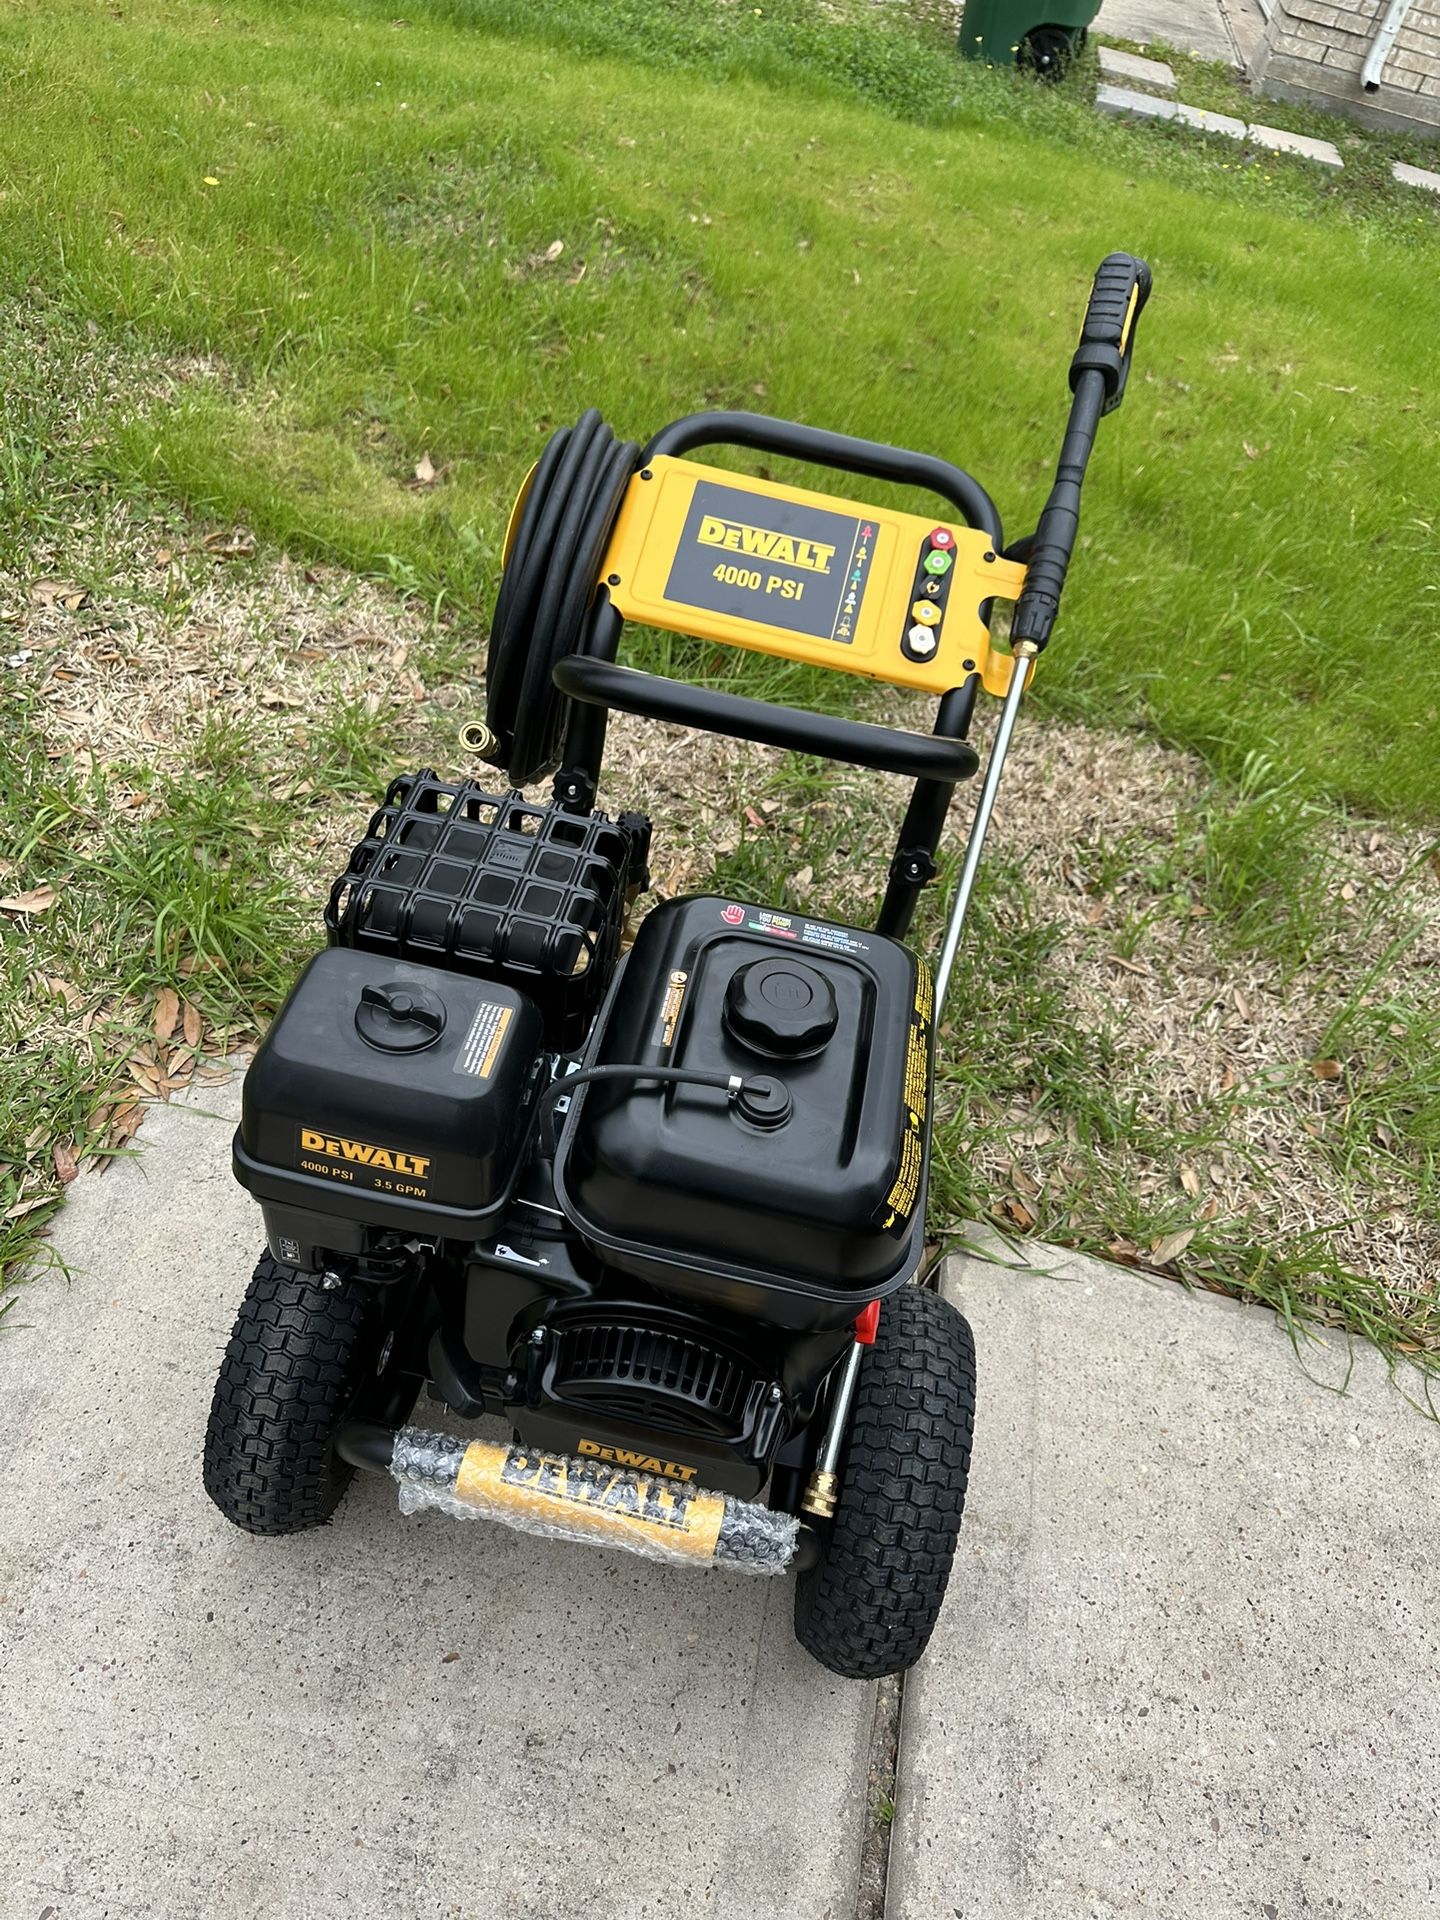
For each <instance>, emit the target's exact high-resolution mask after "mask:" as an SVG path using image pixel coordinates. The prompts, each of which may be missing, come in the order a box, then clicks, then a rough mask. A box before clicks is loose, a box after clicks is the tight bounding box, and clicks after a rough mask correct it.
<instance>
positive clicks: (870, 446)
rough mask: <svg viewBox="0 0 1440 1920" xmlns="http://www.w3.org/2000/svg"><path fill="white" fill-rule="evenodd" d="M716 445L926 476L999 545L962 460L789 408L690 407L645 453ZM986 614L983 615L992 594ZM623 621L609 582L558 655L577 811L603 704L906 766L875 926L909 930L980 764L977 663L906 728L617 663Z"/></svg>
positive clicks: (899, 769)
mask: <svg viewBox="0 0 1440 1920" xmlns="http://www.w3.org/2000/svg"><path fill="white" fill-rule="evenodd" d="M710 446H730V447H748V448H751V449H752V450H754V451H756V452H759V453H770V454H774V455H776V456H778V457H780V458H783V459H790V460H803V461H807V462H809V463H810V464H811V465H813V466H821V467H829V468H831V469H834V470H836V471H839V472H842V473H854V474H859V475H861V476H863V477H864V478H867V479H872V480H888V481H892V482H896V483H899V484H901V485H904V486H914V487H923V488H925V489H926V490H927V491H929V492H931V493H935V494H938V495H939V496H940V498H941V499H942V500H944V501H945V502H946V504H947V505H948V506H949V507H951V508H953V509H954V511H955V512H956V513H958V514H959V515H960V517H961V519H962V520H964V522H965V524H966V525H967V526H972V527H978V528H979V529H980V530H981V531H982V532H984V533H988V534H989V536H990V538H991V540H992V541H993V542H994V544H995V549H996V551H997V552H999V551H1000V550H1001V549H1002V548H1003V546H1004V537H1005V536H1004V532H1003V529H1002V526H1001V521H1000V513H999V509H998V508H997V507H996V505H995V502H994V501H993V500H992V499H991V498H990V496H989V494H988V493H987V492H986V491H985V489H984V487H982V486H981V484H980V482H979V481H978V480H977V479H976V478H975V477H974V475H973V474H969V473H966V472H965V471H964V469H963V468H961V467H957V466H953V465H951V463H950V462H949V461H948V460H940V459H937V458H936V457H935V456H934V455H933V454H926V453H914V452H911V451H910V450H909V449H907V448H903V447H890V446H885V445H883V444H882V443H881V442H879V441H875V440H860V439H856V438H854V437H853V436H852V435H850V434H843V433H831V432H829V431H827V430H825V429H823V428H820V427H807V426H802V425H800V424H799V423H797V422H796V421H793V420H776V419H772V418H770V417H769V416H768V415H765V414H752V413H718V412H716V413H694V414H689V415H687V416H686V417H685V418H684V419H682V420H675V421H672V422H671V424H670V425H669V426H668V427H663V428H662V429H661V430H660V432H659V433H657V434H656V435H655V437H654V439H653V440H651V442H650V444H649V445H648V446H647V447H646V449H645V452H644V455H643V456H642V459H643V460H647V461H648V460H651V459H655V458H658V457H660V456H661V455H671V456H679V455H681V454H685V453H690V452H693V451H694V450H695V449H696V448H699V447H710ZM642 472H643V468H642ZM981 616H982V618H983V619H984V620H985V622H986V624H987V625H988V624H989V619H990V604H989V603H988V602H987V603H986V604H985V606H984V607H983V608H982V609H981ZM624 624H625V623H624V620H623V618H622V617H621V615H620V614H619V612H618V611H617V610H616V608H615V607H614V606H613V605H612V604H611V602H610V598H609V596H608V594H607V593H606V592H605V590H604V588H603V587H602V588H601V589H600V591H599V592H598V594H597V596H596V599H595V603H594V605H593V607H592V609H591V615H590V620H589V624H588V627H587V629H586V635H585V646H584V651H583V652H582V653H574V654H570V655H569V656H568V657H566V658H565V659H562V660H560V661H559V662H558V663H557V665H556V667H555V670H554V679H555V684H556V686H557V687H558V688H559V690H560V691H561V692H562V693H563V694H565V695H566V696H567V698H568V699H570V700H571V701H573V702H574V703H575V704H574V707H573V709H572V713H571V719H570V724H569V727H568V729H567V732H566V736H565V752H564V756H563V760H562V763H561V770H560V772H559V773H558V774H557V776H556V779H555V798H556V800H557V802H558V803H559V804H560V805H561V806H563V807H566V808H568V809H573V810H575V811H577V812H586V811H588V810H589V809H590V808H591V807H592V806H593V805H594V804H595V794H596V791H597V788H598V786H599V780H600V767H601V762H602V759H603V757H604V752H605V723H606V716H607V714H608V712H609V711H610V709H612V708H619V709H620V710H621V711H623V712H626V713H635V714H640V715H642V716H644V717H645V718H647V719H652V720H668V721H673V722H677V723H679V724H681V725H684V726H699V727H704V728H706V729H707V731H709V732H712V733H723V734H729V735H731V736H733V737H736V738H740V739H746V740H758V741H761V742H762V743H764V744H765V745H768V746H776V747H784V748H788V749H789V750H791V751H792V752H796V753H813V754H819V755H821V756H823V757H824V758H826V759H831V760H844V761H847V762H849V763H850V764H851V765H854V766H861V767H872V768H875V769H877V770H879V771H881V772H885V773H898V774H901V775H903V776H905V777H906V778H909V779H913V780H914V781H915V789H914V792H913V793H912V795H911V798H910V803H909V806H908V807H907V808H906V811H905V817H904V820H903V821H902V823H901V827H900V832H899V835H898V838H897V840H896V845H895V854H894V857H893V859H892V860H891V863H890V871H889V878H888V881H887V884H886V888H885V897H884V899H883V901H882V903H881V907H880V912H879V915H878V917H877V920H876V923H875V924H876V929H877V931H879V932H881V933H885V934H888V935H890V936H891V937H892V938H895V939H899V938H902V937H903V936H904V934H905V933H906V932H907V931H908V929H909V926H910V922H911V920H912V918H913V917H914V913H915V907H916V903H917V902H918V900H919V898H920V894H921V892H922V890H923V889H924V887H925V886H926V885H927V884H928V883H929V882H930V881H931V880H932V879H933V878H934V876H935V874H936V871H937V867H936V861H935V852H936V849H937V847H938V846H939V843H940V835H941V833H942V832H943V830H944V825H945V819H946V815H947V813H948V811H949V807H950V802H951V799H952V798H953V796H954V793H955V788H956V787H957V786H958V784H959V783H960V781H962V780H968V779H970V778H971V777H972V776H973V775H974V773H975V772H976V770H977V768H978V766H979V757H978V755H977V754H976V752H975V750H974V748H973V747H971V746H970V744H969V732H970V723H971V720H972V717H973V715H974V712H975V700H976V695H977V694H978V692H979V687H980V680H979V676H978V674H975V673H971V674H970V675H968V676H967V678H966V680H965V681H964V682H963V683H962V684H961V685H960V686H958V687H953V688H951V689H950V691H949V692H947V693H945V694H943V695H942V696H941V699H940V704H939V708H938V711H937V713H936V717H935V726H934V730H933V732H932V733H930V734H929V735H926V734H919V733H910V732H907V731H906V730H905V729H903V728H898V727H881V726H874V725H870V724H867V723H865V722H861V721H855V720H843V719H838V718H836V717H834V716H833V715H828V714H817V713H808V712H805V711H803V710H802V709H800V708H796V707H784V706H779V705H777V704H776V703H775V702H773V701H769V700H754V699H750V698H747V697H742V696H741V695H738V694H731V693H721V692H717V691H716V690H714V689H713V688H708V687H692V686H689V685H687V684H685V683H684V682H682V681H678V680H669V679H667V678H665V676H664V675H662V674H653V673H641V672H639V671H638V670H637V669H635V668H633V667H622V666H619V665H617V664H616V654H617V652H618V651H619V646H620V636H621V633H622V632H623V630H624Z"/></svg>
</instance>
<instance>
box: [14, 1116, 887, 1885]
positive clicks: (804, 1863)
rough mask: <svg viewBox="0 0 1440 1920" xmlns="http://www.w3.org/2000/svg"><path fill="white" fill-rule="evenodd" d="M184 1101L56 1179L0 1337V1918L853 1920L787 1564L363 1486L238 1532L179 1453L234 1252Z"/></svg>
mask: <svg viewBox="0 0 1440 1920" xmlns="http://www.w3.org/2000/svg"><path fill="white" fill-rule="evenodd" d="M205 1097H206V1099H207V1104H208V1106H209V1107H210V1109H211V1111H212V1113H213V1114H214V1115H216V1116H217V1117H205V1116H204V1115H202V1114H200V1113H197V1112H194V1111H187V1110H186V1109H185V1108H184V1107H181V1106H171V1107H161V1108H158V1109H156V1110H155V1111H153V1112H152V1113H151V1114H150V1116H149V1117H148V1118H147V1120H146V1122H145V1126H144V1128H143V1129H142V1132H141V1135H140V1138H141V1141H142V1143H143V1144H144V1146H145V1148H146V1151H145V1154H144V1157H143V1159H141V1160H140V1161H139V1162H138V1163H137V1162H130V1163H127V1164H124V1165H120V1166H117V1167H115V1168H114V1169H112V1171H111V1172H110V1173H108V1174H107V1175H106V1176H105V1177H104V1179H96V1178H93V1177H84V1178H82V1179H81V1180H79V1181H78V1182H77V1183H76V1185H75V1187H74V1188H73V1189H72V1197H71V1199H70V1201H69V1204H68V1205H67V1206H66V1208H65V1210H64V1213H63V1216H62V1218H61V1222H60V1227H59V1231H58V1233H57V1235H56V1245H57V1247H58V1248H59V1250H60V1251H61V1252H62V1253H63V1254H64V1255H65V1257H66V1259H67V1260H69V1261H70V1262H71V1263H72V1264H73V1265H74V1267H75V1269H76V1272H75V1279H74V1281H73V1283H72V1284H71V1285H70V1286H69V1287H68V1288H67V1287H66V1286H65V1284H64V1283H63V1282H61V1281H57V1280H55V1279H53V1278H43V1279H41V1280H38V1281H37V1282H35V1283H34V1284H33V1285H32V1286H31V1287H30V1288H29V1289H28V1290H27V1292H26V1293H25V1295H24V1296H23V1298H22V1299H21V1301H20V1302H19V1304H18V1305H17V1307H16V1309H15V1311H14V1314H13V1315H12V1318H13V1319H15V1320H21V1319H23V1320H25V1321H26V1322H28V1323H29V1325H28V1326H27V1327H26V1328H24V1329H20V1330H15V1331H12V1332H9V1333H7V1334H6V1335H5V1336H4V1337H3V1338H0V1754H3V1774H4V1779H5V1789H4V1792H3V1794H0V1920H39V1916H40V1915H42V1914H45V1915H47V1916H48V1920H122V1916H123V1920H132V1917H133V1920H141V1917H142V1916H143V1920H262V1917H263V1920H338V1917H339V1916H347V1917H353V1920H442V1917H443V1920H511V1916H514V1917H515V1920H520V1917H521V1916H524V1920H640V1916H653V1917H654V1920H670V1917H671V1916H679V1915H682V1914H692V1913H704V1914H706V1915H715V1916H723V1920H781V1917H782V1916H784V1917H785V1920H850V1916H851V1915H853V1913H854V1903H855V1894H854V1887H855V1879H856V1869H857V1862H858V1855H859V1846H860V1834H861V1828H862V1814H863V1797H864V1791H865V1765H866V1754H867V1748H868V1741H869V1734H870V1727H871V1722H872V1719H873V1713H874V1697H875V1696H874V1689H873V1688H871V1687H862V1686H854V1685H851V1684H848V1683H846V1682H843V1681H839V1680H835V1679H832V1678H831V1677H830V1676H829V1675H827V1674H825V1673H823V1672H822V1671H821V1670H820V1668H818V1667H816V1666H815V1665H814V1664H813V1663H812V1662H810V1661H809V1660H808V1659H807V1658H806V1657H805V1656H804V1655H803V1654H802V1653H801V1652H800V1650H799V1648H798V1647H797V1646H796V1644H795V1642H794V1639H793V1636H792V1630H791V1623H790V1609H791V1590H790V1583H789V1582H788V1581H774V1582H769V1581H762V1580H749V1579H744V1578H729V1579H727V1578H726V1577H724V1576H723V1575H719V1574H711V1575H707V1574H686V1573H679V1572H667V1571H664V1570H660V1569H656V1568H654V1567H651V1566H649V1565H647V1564H645V1563H643V1562H640V1561H634V1560H630V1559H628V1558H627V1557H625V1556H622V1555H618V1554H606V1553H601V1552H585V1551H583V1550H577V1549H575V1548H573V1547H571V1548H566V1547H560V1546H548V1545H546V1544H545V1543H543V1542H541V1541H537V1540H534V1539H530V1538H527V1537H524V1536H521V1535H517V1534H511V1533H508V1532H506V1531H505V1530H504V1529H503V1528H499V1527H494V1528H485V1527H466V1528H461V1527H458V1526H456V1525H454V1524H453V1523H452V1522H450V1521H447V1520H445V1519H443V1518H442V1517H440V1516H438V1515H424V1516H417V1517H416V1518H414V1519H411V1520H404V1519H402V1518H401V1516H400V1513H399V1511H398V1507H397V1503H396V1495H395V1489H394V1488H393V1487H392V1486H391V1485H390V1484H389V1482H388V1481H383V1480H378V1479H368V1478H366V1479H363V1480H361V1481H359V1482H358V1483H357V1485H356V1486H355V1488H354V1489H353V1490H352V1492H351V1493H350V1494H349V1495H348V1496H347V1498H346V1501H345V1504H344V1506H343V1507H342V1508H341V1510H340V1513H339V1516H338V1517H337V1520H336V1523H335V1524H334V1525H333V1526H331V1527H328V1528H326V1529H324V1530H323V1531H321V1532H320V1533H318V1534H306V1535H301V1536H299V1537H297V1538H295V1539H291V1540H284V1541H264V1540H255V1539H251V1538H250V1537H248V1536H247V1535H245V1534H242V1533H239V1532H236V1531H235V1530H234V1529H233V1528H231V1527H230V1526H228V1525H227V1524H226V1522H225V1521H223V1520H222V1519H221V1518H220V1516H219V1514H218V1513H216V1512H215V1510H214V1509H213V1508H212V1507H211V1505H210V1503H209V1502H208V1500H207V1499H206V1498H205V1496H204V1493H203V1492H202V1490H201V1486H200V1444H201V1437H202V1434H203V1430H204V1424H205V1418H206V1414H207V1412H208V1408H209V1401H210V1393H211V1389H212V1387H213V1385H214V1377H215V1370H216V1367H217V1365H218V1363H219V1357H220V1351H221V1348H222V1346H223V1344H224V1342H225V1339H226V1337H227V1336H228V1333H229V1330H230V1324H231V1321H232V1320H233V1319H234V1316H235V1309H236V1307H237V1305H238V1303H239V1300H240V1297H241V1295H242V1293H243V1292H244V1289H245V1285H246V1282H247V1280H248V1278H249V1273H250V1268H251V1266H252V1265H253V1263H254V1258H255V1254H256V1252H257V1251H258V1241H259V1215H258V1212H257V1210H256V1209H255V1207H254V1205H253V1203H252V1202H251V1201H250V1199H249V1198H248V1196H247V1195H245V1194H244V1193H242V1192H241V1190H240V1189H239V1188H238V1187H237V1186H236V1185H235V1184H234V1182H233V1181H232V1179H231V1177H230V1170H229V1140H230V1131H231V1127H232V1125H233V1121H234V1115H235V1113H236V1112H237V1111H238V1083H232V1084H230V1085H228V1086H224V1087H220V1088H209V1089H206V1090H205Z"/></svg>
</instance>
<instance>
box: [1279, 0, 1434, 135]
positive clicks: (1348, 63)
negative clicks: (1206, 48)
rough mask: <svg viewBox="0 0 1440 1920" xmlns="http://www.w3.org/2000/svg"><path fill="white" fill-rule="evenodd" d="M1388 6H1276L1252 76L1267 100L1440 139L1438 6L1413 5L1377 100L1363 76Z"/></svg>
mask: <svg viewBox="0 0 1440 1920" xmlns="http://www.w3.org/2000/svg"><path fill="white" fill-rule="evenodd" d="M1388 11H1389V0H1349V4H1348V5H1345V6H1339V5H1335V4H1333V0H1274V10H1273V12H1272V13H1271V16H1270V19H1269V22H1268V23H1267V25H1266V28H1265V38H1264V40H1263V41H1262V42H1261V44H1260V46H1259V48H1258V50H1257V52H1256V55H1255V59H1254V61H1253V63H1252V68H1251V73H1252V78H1253V79H1254V82H1255V85H1256V86H1257V88H1258V89H1259V90H1260V92H1261V93H1268V94H1270V95H1271V96H1272V98H1275V99H1279V100H1307V101H1310V102H1311V103H1312V104H1314V105H1315V106H1324V107H1331V108H1335V109H1338V110H1339V111H1341V112H1344V113H1348V114H1350V115H1351V116H1352V117H1353V118H1355V119H1357V120H1360V121H1363V122H1364V123H1365V124H1366V125H1368V126H1376V127H1390V128H1400V129H1403V130H1404V131H1406V132H1412V133H1413V132H1428V133H1432V134H1434V135H1436V136H1437V138H1440V0H1415V4H1414V5H1413V6H1412V7H1411V8H1410V11H1409V12H1408V13H1407V15H1406V16H1405V21H1404V24H1403V25H1402V27H1401V29H1400V32H1399V34H1398V36H1397V38H1396V40H1395V44H1394V45H1393V46H1392V47H1391V49H1390V53H1389V57H1388V58H1387V60H1386V62H1385V70H1384V73H1383V74H1382V76H1381V80H1380V89H1379V91H1378V92H1377V93H1366V92H1365V90H1364V88H1363V87H1362V86H1361V84H1360V70H1361V68H1362V67H1363V66H1364V64H1365V56H1366V55H1367V54H1368V53H1369V51H1370V45H1371V42H1372V41H1373V40H1374V38H1375V35H1376V32H1377V31H1378V29H1379V27H1380V24H1381V22H1382V21H1383V20H1384V18H1385V16H1386V14H1387V13H1388Z"/></svg>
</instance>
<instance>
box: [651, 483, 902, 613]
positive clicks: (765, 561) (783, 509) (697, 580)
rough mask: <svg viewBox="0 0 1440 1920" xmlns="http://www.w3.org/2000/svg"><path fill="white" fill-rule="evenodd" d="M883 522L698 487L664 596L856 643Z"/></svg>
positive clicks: (796, 502)
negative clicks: (878, 527) (878, 525)
mask: <svg viewBox="0 0 1440 1920" xmlns="http://www.w3.org/2000/svg"><path fill="white" fill-rule="evenodd" d="M875 532H876V529H875V526H874V524H873V522H871V521H869V520H859V519H856V518H855V517H854V516H853V515H851V514H844V513H828V512H827V511H826V510H825V509H824V508H823V507H813V506H810V505H809V504H808V503H807V502H804V501H800V500H781V499H772V498H770V497H769V496H767V495H765V494H760V493H745V492H742V490H741V489H740V488H739V487H725V486H720V485H718V484H717V483H716V482H715V481H713V480H700V481H697V482H696V485H695V491H694V493H693V494H692V495H691V497H690V506H689V510H688V512H687V513H686V516H685V525H684V527H683V529H682V530H681V534H680V543H679V545H678V546H677V547H676V549H675V557H674V559H673V560H672V561H671V563H670V577H669V579H668V580H667V581H666V584H665V598H666V599H667V600H672V601H674V602H675V603H676V604H677V605H679V606H685V607H701V608H704V609H705V610H706V611H707V612H709V613H722V614H726V615H728V616H729V618H731V619H732V620H750V621H754V622H755V624H756V625H758V626H763V627H779V628H781V629H782V630H783V631H784V632H786V633H804V634H808V635H809V636H810V637H811V639H813V640H835V641H838V642H840V643H841V644H842V645H844V646H848V645H849V644H850V643H851V641H852V640H853V639H854V638H855V622H856V620H857V619H858V618H859V613H860V603H861V601H862V600H863V599H864V597H865V588H866V586H867V584H868V583H869V578H870V566H871V561H872V559H873V556H874V551H875Z"/></svg>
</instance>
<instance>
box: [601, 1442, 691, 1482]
mask: <svg viewBox="0 0 1440 1920" xmlns="http://www.w3.org/2000/svg"><path fill="white" fill-rule="evenodd" d="M575 1451H576V1452H577V1453H583V1454H587V1455H588V1456H589V1457H590V1459H592V1460H613V1461H614V1463H615V1465H616V1466H617V1467H633V1468H634V1469H635V1471H636V1472H637V1473H663V1474H664V1475H665V1477H666V1479H667V1480H693V1479H694V1478H695V1475H696V1473H697V1472H698V1468H695V1467H682V1466H681V1465H680V1463H679V1461H678V1460H659V1459H657V1458H656V1456H655V1455H654V1454H653V1453H632V1452H631V1451H630V1449H629V1448H628V1447H602V1446H601V1444H600V1442H599V1441H598V1440H577V1441H576V1442H575Z"/></svg>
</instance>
